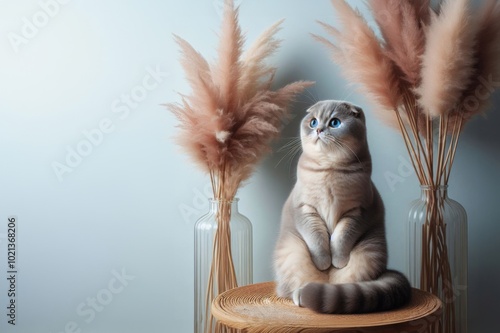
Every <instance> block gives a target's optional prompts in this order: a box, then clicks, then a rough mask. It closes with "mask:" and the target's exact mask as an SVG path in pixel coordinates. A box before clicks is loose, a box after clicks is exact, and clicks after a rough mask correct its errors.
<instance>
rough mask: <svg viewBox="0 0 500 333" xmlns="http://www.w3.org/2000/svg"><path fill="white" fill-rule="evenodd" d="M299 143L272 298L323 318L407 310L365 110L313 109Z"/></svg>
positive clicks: (330, 105) (332, 104)
mask: <svg viewBox="0 0 500 333" xmlns="http://www.w3.org/2000/svg"><path fill="white" fill-rule="evenodd" d="M313 118H315V119H317V120H318V126H317V127H315V128H311V126H310V124H311V120H312V119H313ZM333 118H337V119H339V120H340V121H341V125H340V126H339V127H338V128H332V127H329V123H330V121H331V120H332V119H333ZM301 140H302V150H303V152H302V155H301V157H300V159H299V163H298V167H297V182H296V184H295V187H294V188H293V190H292V192H291V194H290V196H289V197H288V200H287V201H286V203H285V205H284V207H283V212H282V221H281V230H280V235H279V238H278V242H277V246H276V249H275V254H274V255H275V258H274V259H275V264H274V269H275V274H276V280H277V294H278V295H279V296H281V297H288V298H293V299H294V302H295V303H296V304H297V305H300V306H305V307H308V308H311V309H313V310H315V311H318V312H323V313H363V312H372V311H382V310H389V309H392V308H395V307H398V306H401V305H403V304H405V303H406V302H408V301H409V299H410V295H411V288H410V284H409V282H408V280H407V279H406V277H404V276H403V275H402V274H401V273H399V272H396V271H390V270H387V244H386V238H385V227H384V205H383V202H382V199H381V197H380V195H379V193H378V191H377V189H376V188H375V185H374V184H373V183H372V181H371V171H372V165H371V157H370V152H369V150H368V143H367V138H366V126H365V116H364V114H363V111H362V110H361V108H359V107H357V106H354V105H352V104H350V103H346V102H340V101H322V102H318V103H317V104H315V105H314V106H312V107H311V108H310V109H309V110H308V114H307V115H306V116H305V118H304V119H303V120H302V124H301Z"/></svg>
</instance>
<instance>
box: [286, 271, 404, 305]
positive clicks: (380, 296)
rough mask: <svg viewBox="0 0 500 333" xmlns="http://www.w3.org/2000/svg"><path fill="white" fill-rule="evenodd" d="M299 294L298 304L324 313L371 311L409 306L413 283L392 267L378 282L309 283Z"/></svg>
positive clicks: (296, 298) (296, 299)
mask: <svg viewBox="0 0 500 333" xmlns="http://www.w3.org/2000/svg"><path fill="white" fill-rule="evenodd" d="M296 296H298V297H294V300H295V302H296V303H298V305H300V306H304V307H307V308H310V309H312V310H314V311H316V312H320V313H337V314H353V313H367V312H376V311H387V310H392V309H395V308H397V307H400V306H403V305H405V304H406V303H408V302H409V301H410V298H411V286H410V283H409V282H408V279H407V278H406V277H405V276H404V275H403V274H401V273H399V272H397V271H392V270H388V271H386V272H385V273H383V274H382V275H381V276H380V277H379V278H378V279H377V280H375V281H366V282H358V283H346V284H328V283H309V284H307V285H306V286H305V287H304V288H303V289H301V290H299V291H298V295H296Z"/></svg>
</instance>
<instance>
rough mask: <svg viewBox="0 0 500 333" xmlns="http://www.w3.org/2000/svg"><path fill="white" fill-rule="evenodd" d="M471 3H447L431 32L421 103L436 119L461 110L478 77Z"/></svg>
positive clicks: (433, 21)
mask: <svg viewBox="0 0 500 333" xmlns="http://www.w3.org/2000/svg"><path fill="white" fill-rule="evenodd" d="M468 2H469V1H468V0H443V2H442V4H441V11H440V13H439V15H438V16H437V15H434V16H433V17H432V19H431V24H430V26H429V28H428V31H427V43H426V47H425V52H424V55H423V69H422V83H421V85H420V86H419V87H418V89H417V93H418V95H419V96H420V98H419V103H420V105H421V106H422V108H423V110H424V111H425V112H428V113H429V114H430V115H431V116H432V117H435V116H439V115H444V114H446V113H448V112H449V111H451V110H453V109H454V108H455V107H456V106H457V102H458V101H459V100H460V97H461V96H462V94H463V93H464V91H465V90H466V89H467V87H468V86H469V84H470V83H471V81H472V77H473V75H474V74H475V70H474V65H475V60H474V56H475V37H476V25H475V24H474V21H473V20H472V17H471V12H470V8H469V3H468Z"/></svg>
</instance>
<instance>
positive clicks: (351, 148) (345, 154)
mask: <svg viewBox="0 0 500 333" xmlns="http://www.w3.org/2000/svg"><path fill="white" fill-rule="evenodd" d="M365 124H366V122H365V115H364V113H363V110H362V109H361V108H360V107H358V106H356V105H353V104H351V103H348V102H343V101H334V100H328V101H320V102H318V103H316V104H314V105H313V106H312V107H310V108H309V109H308V110H307V115H306V116H305V117H304V119H302V124H301V129H300V136H301V140H302V150H303V152H304V154H306V155H307V156H309V157H311V158H314V159H316V160H318V161H319V160H325V161H327V162H346V163H348V162H349V161H351V160H355V158H357V157H358V156H359V154H364V153H365V150H367V143H366V125H365Z"/></svg>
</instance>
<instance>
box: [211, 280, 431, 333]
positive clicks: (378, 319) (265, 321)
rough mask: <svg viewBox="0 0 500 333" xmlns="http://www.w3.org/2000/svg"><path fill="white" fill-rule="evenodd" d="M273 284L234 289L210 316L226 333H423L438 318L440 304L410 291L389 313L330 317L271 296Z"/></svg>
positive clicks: (215, 305) (221, 298) (218, 299)
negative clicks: (404, 301) (407, 299)
mask: <svg viewBox="0 0 500 333" xmlns="http://www.w3.org/2000/svg"><path fill="white" fill-rule="evenodd" d="M274 289H275V283H274V282H265V283H259V284H252V285H248V286H244V287H239V288H235V289H232V290H229V291H226V292H225V293H222V294H220V295H219V296H217V297H216V299H215V300H214V302H213V303H212V314H213V316H214V317H215V318H216V319H217V320H218V322H219V325H220V326H221V327H224V330H223V331H226V332H236V331H237V332H275V333H277V332H283V333H284V332H349V333H369V332H370V333H372V332H379V333H382V332H383V333H390V332H397V333H412V332H415V333H416V332H425V331H426V328H427V327H429V326H430V325H432V324H433V323H436V322H437V321H438V320H439V318H440V315H441V301H440V300H439V299H438V298H437V297H435V296H433V295H431V294H429V293H426V292H423V291H421V290H418V289H413V293H412V299H411V302H410V303H409V304H408V305H406V306H405V307H402V308H399V309H397V310H393V311H387V312H378V313H369V314H356V315H331V314H318V313H316V312H313V311H311V310H309V309H306V308H300V307H298V306H296V305H295V304H293V302H292V301H291V300H288V299H284V298H280V297H278V296H276V294H275V291H274Z"/></svg>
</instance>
